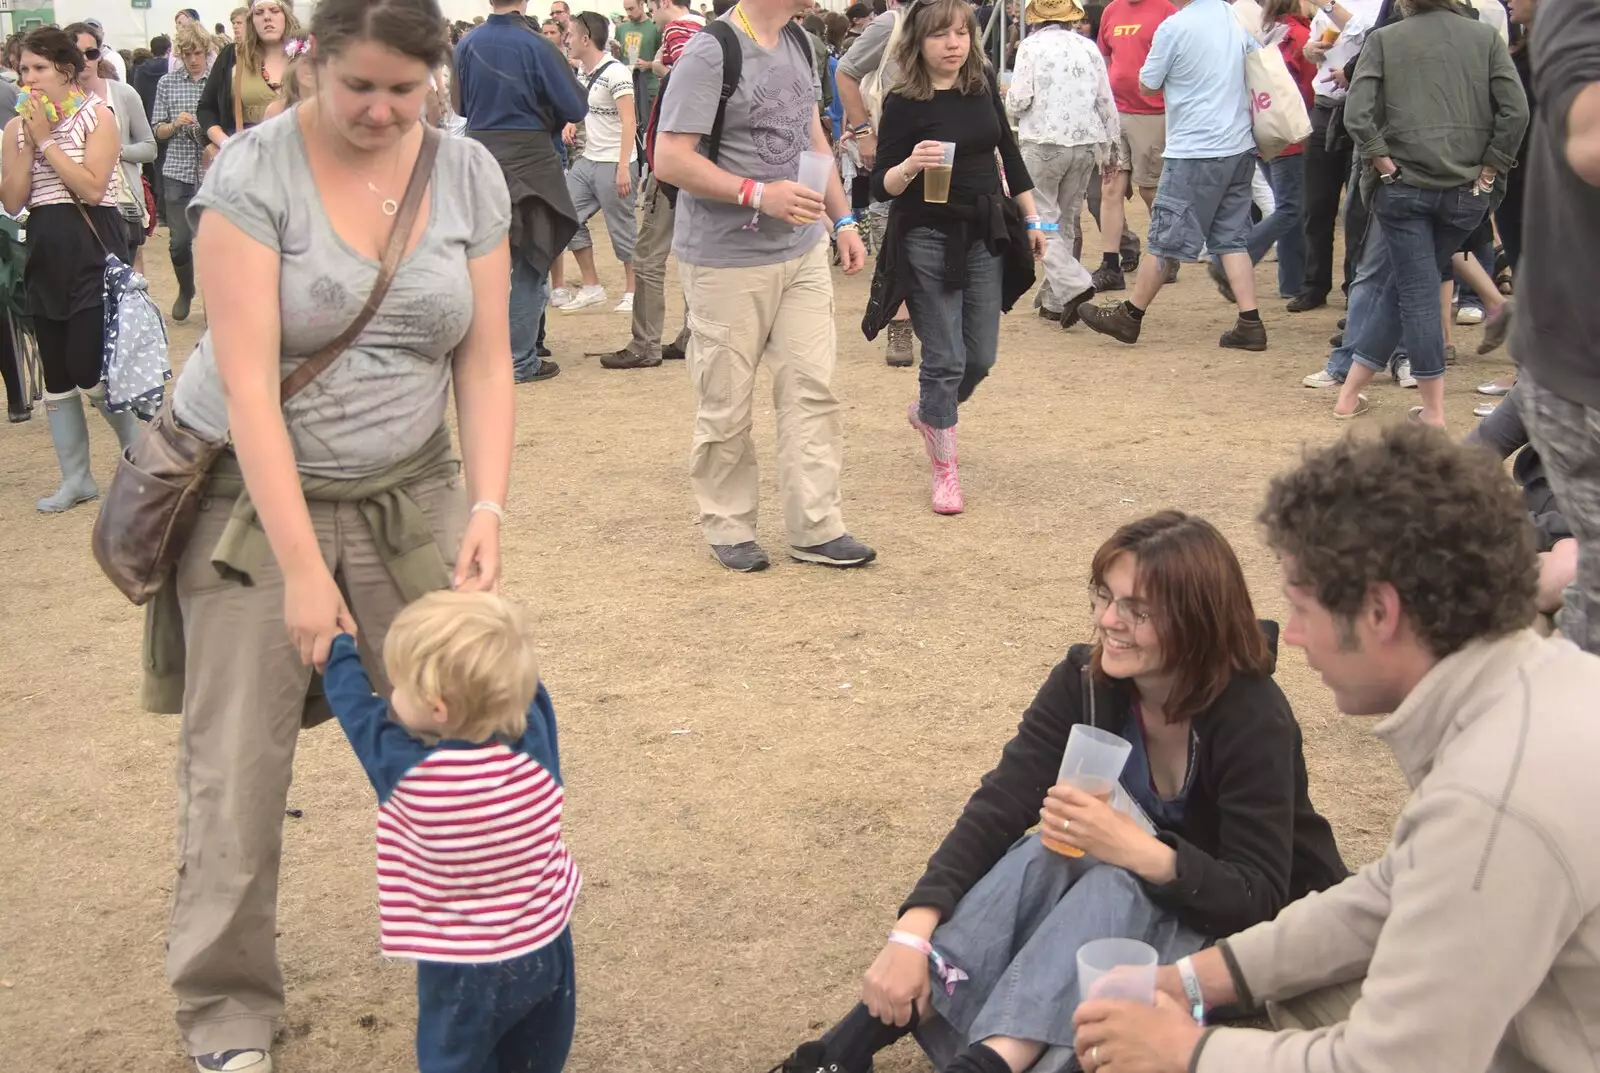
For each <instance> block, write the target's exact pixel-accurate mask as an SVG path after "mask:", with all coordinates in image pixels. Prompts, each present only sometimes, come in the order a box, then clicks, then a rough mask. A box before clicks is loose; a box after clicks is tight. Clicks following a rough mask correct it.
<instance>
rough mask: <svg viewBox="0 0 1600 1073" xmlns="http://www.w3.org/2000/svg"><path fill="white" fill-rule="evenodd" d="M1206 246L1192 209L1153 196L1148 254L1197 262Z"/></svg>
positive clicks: (1164, 197)
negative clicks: (1203, 247)
mask: <svg viewBox="0 0 1600 1073" xmlns="http://www.w3.org/2000/svg"><path fill="white" fill-rule="evenodd" d="M1204 245H1205V234H1204V233H1203V232H1202V231H1201V229H1200V218H1199V217H1198V216H1196V215H1195V213H1194V206H1193V205H1192V204H1190V203H1189V202H1187V201H1184V200H1182V199H1179V198H1173V197H1166V196H1163V195H1162V194H1160V193H1157V194H1156V200H1155V203H1154V204H1152V205H1151V206H1150V240H1149V246H1150V252H1151V253H1154V254H1157V255H1160V256H1165V257H1175V258H1177V259H1178V260H1180V261H1196V260H1198V259H1199V257H1200V249H1201V247H1202V246H1204Z"/></svg>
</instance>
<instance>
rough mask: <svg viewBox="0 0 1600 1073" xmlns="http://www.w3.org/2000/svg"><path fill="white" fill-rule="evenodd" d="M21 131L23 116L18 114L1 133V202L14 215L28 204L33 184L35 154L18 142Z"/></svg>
mask: <svg viewBox="0 0 1600 1073" xmlns="http://www.w3.org/2000/svg"><path fill="white" fill-rule="evenodd" d="M21 133H22V117H21V116H17V117H16V118H14V119H13V120H11V122H9V123H7V124H6V129H5V133H4V134H3V135H0V138H3V139H4V140H5V145H4V146H0V203H3V204H4V205H5V210H6V212H8V213H10V214H11V215H12V216H15V215H16V214H17V213H19V212H21V211H22V210H23V209H24V208H25V207H26V206H27V204H28V190H29V188H30V187H31V186H32V185H33V161H32V160H31V159H30V157H31V156H32V155H33V154H32V151H31V149H30V148H25V147H24V146H22V145H19V144H17V143H18V142H19V141H20V140H21V139H20V138H19V135H20V134H21Z"/></svg>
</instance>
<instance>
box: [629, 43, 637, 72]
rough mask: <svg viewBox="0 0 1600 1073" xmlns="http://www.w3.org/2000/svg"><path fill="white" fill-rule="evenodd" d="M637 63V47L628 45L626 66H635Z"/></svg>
mask: <svg viewBox="0 0 1600 1073" xmlns="http://www.w3.org/2000/svg"><path fill="white" fill-rule="evenodd" d="M638 62H639V46H638V45H635V44H631V43H630V44H629V45H628V66H629V67H632V66H634V65H635V64H637V63H638Z"/></svg>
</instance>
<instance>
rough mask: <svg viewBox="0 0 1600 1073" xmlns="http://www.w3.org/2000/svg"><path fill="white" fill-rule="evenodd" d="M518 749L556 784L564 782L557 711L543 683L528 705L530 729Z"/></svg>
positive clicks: (524, 733) (523, 735) (525, 732)
mask: <svg viewBox="0 0 1600 1073" xmlns="http://www.w3.org/2000/svg"><path fill="white" fill-rule="evenodd" d="M517 747H518V748H519V749H521V750H522V751H523V752H525V753H527V754H528V755H529V756H531V757H533V758H534V759H535V760H537V761H539V764H540V766H541V767H543V768H544V769H545V770H546V771H548V772H549V773H550V775H551V777H552V778H554V779H555V780H556V782H558V783H559V782H561V781H562V780H561V748H560V746H559V745H557V743H556V710H555V708H554V707H553V706H552V705H551V704H550V694H549V693H547V692H546V691H545V688H544V683H543V682H540V683H539V691H538V692H537V693H535V694H534V695H533V703H532V704H530V705H528V729H527V730H526V731H524V732H523V734H522V741H521V742H519V743H518V746H517Z"/></svg>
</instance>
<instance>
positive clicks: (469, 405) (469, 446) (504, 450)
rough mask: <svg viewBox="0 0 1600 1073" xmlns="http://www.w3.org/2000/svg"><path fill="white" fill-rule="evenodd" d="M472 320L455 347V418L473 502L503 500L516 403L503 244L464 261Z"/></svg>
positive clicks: (508, 274) (508, 272)
mask: <svg viewBox="0 0 1600 1073" xmlns="http://www.w3.org/2000/svg"><path fill="white" fill-rule="evenodd" d="M467 274H468V275H469V276H470V277H471V279H472V324H471V326H470V327H468V328H467V334H466V337H465V338H464V339H462V340H461V345H460V346H458V347H456V353H455V387H456V419H457V421H458V422H459V423H460V426H461V453H462V456H463V459H464V461H465V468H466V475H467V489H468V492H469V493H470V494H471V496H472V501H473V502H474V503H478V502H484V501H488V502H491V503H500V504H504V503H505V501H506V492H507V489H508V488H509V487H510V483H511V446H512V442H513V440H514V438H515V425H516V403H515V401H514V398H515V396H514V385H513V384H512V381H511V328H510V323H511V322H510V315H509V312H508V306H509V295H510V293H511V252H510V247H509V246H508V245H507V244H506V243H504V242H502V243H501V244H500V245H499V246H496V247H495V248H494V249H493V250H491V251H490V252H488V253H486V254H484V255H483V256H482V257H478V258H475V259H473V260H471V261H469V262H467Z"/></svg>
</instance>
